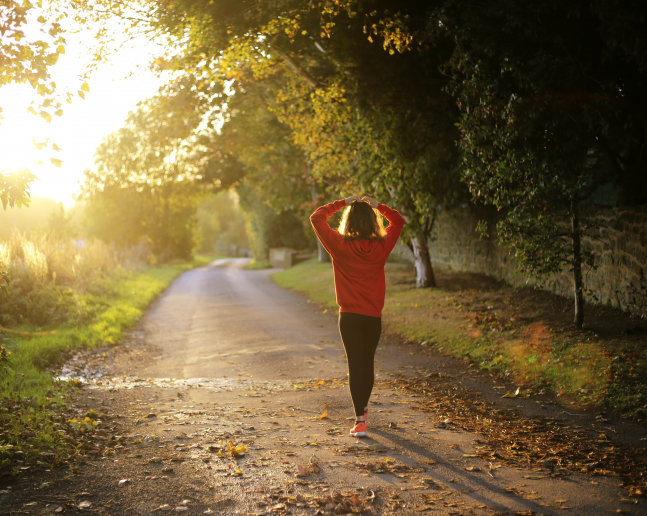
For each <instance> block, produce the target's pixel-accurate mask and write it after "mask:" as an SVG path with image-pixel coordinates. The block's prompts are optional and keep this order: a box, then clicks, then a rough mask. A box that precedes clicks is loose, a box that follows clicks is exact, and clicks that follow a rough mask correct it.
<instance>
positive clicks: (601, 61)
mask: <svg viewBox="0 0 647 516" xmlns="http://www.w3.org/2000/svg"><path fill="white" fill-rule="evenodd" d="M644 11H645V8H644V7H642V6H638V4H623V5H622V6H620V5H618V4H617V3H610V2H606V1H599V2H593V3H589V2H584V1H575V2H570V3H563V2H557V1H556V0H555V1H548V2H539V3H537V2H535V3H526V4H523V5H520V4H519V3H518V2H513V1H512V0H496V1H494V2H483V1H477V2H473V3H471V4H469V5H466V4H464V3H463V2H457V1H454V0H449V1H447V2H444V4H443V5H442V8H439V9H438V10H437V11H436V13H435V16H434V17H432V21H431V23H430V27H431V28H432V29H431V30H430V31H431V32H432V33H438V32H440V33H442V34H443V36H445V37H446V36H447V34H449V35H451V36H452V37H453V38H454V40H455V41H456V47H455V51H454V55H453V57H452V60H451V63H450V66H449V67H448V69H447V71H448V73H451V74H452V75H453V80H452V83H451V84H450V85H449V86H448V90H449V91H450V92H451V93H452V94H453V95H455V97H456V99H457V102H458V107H459V109H460V110H461V120H460V123H459V129H460V131H461V138H460V141H459V147H460V149H461V151H462V154H463V167H464V171H465V179H466V181H467V184H468V186H469V188H470V191H471V193H472V195H473V196H474V198H475V199H476V200H478V201H484V202H486V203H490V204H493V205H494V206H495V207H497V209H498V210H499V211H500V212H501V214H502V218H501V220H500V222H499V223H498V226H497V231H498V236H499V239H500V240H501V241H502V242H503V243H504V244H507V245H509V246H511V247H512V248H513V249H514V251H515V256H516V257H517V259H518V262H519V268H520V270H521V271H522V272H524V273H527V274H532V275H535V276H542V275H546V274H551V273H555V272H558V271H560V270H562V269H563V268H564V267H565V266H568V267H570V269H571V271H572V273H573V293H574V300H575V318H574V325H575V327H577V328H581V327H582V324H583V318H584V284H583V272H582V269H583V267H584V266H586V265H589V266H594V263H595V262H594V256H593V253H592V251H591V250H590V249H588V248H586V247H585V245H584V242H583V237H584V236H585V235H586V234H587V231H589V230H590V229H593V228H594V224H593V222H592V221H590V220H589V221H587V220H586V219H585V216H584V215H583V213H582V210H581V203H582V202H583V201H584V200H586V199H587V198H588V197H589V196H590V195H591V194H592V193H593V192H594V191H595V190H596V189H597V188H598V187H600V186H601V185H604V184H605V183H609V182H615V183H617V184H618V185H619V186H620V187H621V189H622V190H623V191H624V192H625V195H624V197H625V198H626V199H630V200H631V202H644V201H645V200H647V174H645V168H646V167H645V166H646V165H647V155H646V154H645V152H644V148H645V145H646V144H647V141H646V140H645V134H647V122H646V120H647V119H646V118H645V113H646V112H647V109H646V108H647V101H646V99H645V97H644V91H645V86H647V82H646V79H647V77H646V76H645V71H646V67H645V61H644V55H642V54H640V53H638V52H636V49H637V48H644V46H645V42H646V41H647V40H646V38H645V36H644V32H643V33H642V34H638V33H637V32H634V33H633V34H634V36H635V37H636V39H635V40H632V41H633V43H632V44H635V45H636V46H635V47H634V46H632V47H631V51H629V50H628V49H629V45H628V41H627V39H626V38H623V37H619V33H618V32H619V31H618V23H619V22H620V20H623V19H624V20H626V19H627V17H629V18H631V19H633V18H637V19H644ZM607 16H608V17H607ZM641 17H642V18H641ZM641 23H644V22H641ZM641 149H642V150H641Z"/></svg>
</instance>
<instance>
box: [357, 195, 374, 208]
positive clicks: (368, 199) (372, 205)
mask: <svg viewBox="0 0 647 516" xmlns="http://www.w3.org/2000/svg"><path fill="white" fill-rule="evenodd" d="M361 200H362V201H366V202H367V203H369V204H370V205H371V208H377V205H378V202H377V201H376V200H375V199H373V198H372V197H369V196H368V195H365V196H364V197H362V199H361Z"/></svg>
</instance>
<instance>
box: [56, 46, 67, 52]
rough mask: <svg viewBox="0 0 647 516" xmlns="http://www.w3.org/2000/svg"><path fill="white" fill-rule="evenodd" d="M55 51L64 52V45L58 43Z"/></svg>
mask: <svg viewBox="0 0 647 516" xmlns="http://www.w3.org/2000/svg"><path fill="white" fill-rule="evenodd" d="M56 52H58V53H59V54H65V47H64V46H63V45H59V46H58V47H56Z"/></svg>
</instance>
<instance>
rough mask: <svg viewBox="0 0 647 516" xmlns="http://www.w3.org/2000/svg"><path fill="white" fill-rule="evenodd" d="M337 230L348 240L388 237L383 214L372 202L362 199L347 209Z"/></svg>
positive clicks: (380, 239)
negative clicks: (374, 207)
mask: <svg viewBox="0 0 647 516" xmlns="http://www.w3.org/2000/svg"><path fill="white" fill-rule="evenodd" d="M337 231H339V233H340V234H341V235H343V237H344V240H345V241H347V242H348V241H350V240H377V241H382V240H384V239H385V238H386V231H385V230H384V225H383V224H382V215H381V214H380V213H379V212H378V211H377V210H374V209H373V208H371V205H370V204H368V203H366V202H362V201H355V202H353V203H352V204H351V205H350V206H349V207H348V208H347V209H346V211H345V212H344V216H343V217H342V219H341V223H340V224H339V229H338V230H337Z"/></svg>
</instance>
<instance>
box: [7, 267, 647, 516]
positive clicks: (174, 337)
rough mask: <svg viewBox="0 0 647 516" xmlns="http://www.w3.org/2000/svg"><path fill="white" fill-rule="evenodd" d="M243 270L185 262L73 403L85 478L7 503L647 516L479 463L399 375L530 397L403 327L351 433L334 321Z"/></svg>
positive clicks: (113, 508)
mask: <svg viewBox="0 0 647 516" xmlns="http://www.w3.org/2000/svg"><path fill="white" fill-rule="evenodd" d="M244 263H245V260H238V259H232V260H218V261H216V262H213V263H212V264H210V265H209V266H207V267H203V268H199V269H195V270H192V271H189V272H186V273H184V274H183V275H182V276H180V277H179V278H178V279H177V280H176V281H175V282H174V283H173V284H172V285H171V287H170V288H169V289H168V290H167V291H166V292H165V293H164V294H163V295H162V296H161V297H160V299H159V300H158V301H156V302H155V303H154V304H153V306H152V307H151V308H150V310H149V311H148V313H147V314H146V316H145V317H144V318H143V319H142V321H141V322H140V324H139V325H138V327H137V328H136V329H135V330H133V332H132V333H131V334H130V336H129V338H128V339H126V341H125V342H124V343H123V344H122V345H120V346H117V347H114V348H111V349H110V350H108V351H107V352H106V353H107V355H108V356H107V359H106V362H105V363H104V364H103V365H102V368H101V369H100V371H101V372H102V374H103V377H102V378H100V379H99V380H96V381H93V382H90V386H89V387H86V388H85V389H84V390H83V391H82V394H80V395H79V396H78V398H76V399H75V400H74V404H75V408H76V410H77V411H78V412H79V414H80V415H82V414H83V412H84V411H87V410H88V409H89V408H96V410H97V411H100V412H104V413H106V414H107V415H108V416H107V417H108V419H107V422H106V424H105V427H106V430H105V433H104V435H103V437H99V438H98V439H99V441H97V442H94V444H93V445H92V446H93V447H94V448H93V450H91V451H90V452H88V455H87V460H86V461H85V465H83V466H81V467H80V468H79V469H78V470H77V472H76V473H77V474H75V475H67V476H66V477H61V476H60V475H59V476H57V477H55V478H53V480H51V481H50V482H51V487H50V488H49V489H48V491H47V493H45V492H44V491H38V493H39V494H40V495H41V496H40V498H39V497H37V496H36V495H34V498H33V500H32V499H31V498H28V495H26V494H25V493H27V492H28V491H26V490H27V485H25V488H24V490H23V492H22V494H21V496H20V497H17V498H16V499H15V500H14V501H13V502H12V501H11V500H10V496H9V495H6V494H5V495H0V496H2V497H1V498H0V504H5V509H6V510H7V513H16V512H17V511H18V512H23V513H38V514H60V513H64V514H75V513H79V514H80V513H82V512H84V511H85V512H88V511H95V512H96V513H100V514H106V515H108V514H111V515H119V514H158V513H160V512H170V511H172V512H185V513H187V514H203V513H206V514H232V515H233V514H287V513H290V514H304V515H305V514H309V515H311V514H333V513H335V514H344V513H351V512H352V511H355V512H357V511H362V510H366V511H368V513H370V514H418V513H420V512H427V511H428V512H430V513H432V514H452V515H456V514H483V515H486V514H510V515H512V514H518V515H521V516H530V515H532V514H550V515H564V514H568V515H586V516H593V515H602V514H605V515H607V514H609V512H618V511H619V510H620V511H624V512H628V513H631V514H642V513H644V512H645V510H644V505H643V504H642V502H641V503H638V504H637V505H634V504H633V503H629V502H631V501H629V502H627V501H625V502H623V501H622V499H623V498H624V497H626V491H625V490H623V489H622V488H621V487H620V486H619V480H618V478H617V477H607V476H595V477H592V476H590V475H585V474H580V473H569V474H563V475H560V474H555V473H556V472H555V471H553V470H548V469H545V468H544V469H542V468H541V467H537V464H533V465H528V467H510V466H506V465H502V464H501V463H498V462H497V461H496V459H492V460H490V461H484V460H483V459H482V458H479V457H478V456H477V455H478V453H477V452H478V450H479V449H483V447H484V446H486V445H485V444H484V441H483V440H482V439H483V436H480V435H478V434H472V433H469V432H466V431H463V430H461V429H459V428H454V427H452V426H451V424H449V425H445V424H443V423H442V422H439V419H438V415H437V414H434V413H433V412H424V411H420V410H415V404H416V401H417V399H416V397H415V396H412V395H411V394H410V393H408V392H406V391H403V390H399V389H397V388H395V387H397V382H398V380H397V378H398V377H397V374H396V373H400V374H405V375H409V376H411V377H416V376H418V377H419V376H425V377H430V378H440V379H443V378H445V380H447V381H449V382H450V384H443V385H444V386H445V387H444V388H447V389H449V388H455V389H462V391H460V392H463V391H464V392H471V393H472V394H473V395H474V396H480V399H492V400H496V402H497V403H499V405H500V406H501V408H503V409H505V408H506V407H510V408H514V407H518V408H519V409H520V410H524V411H525V412H526V414H527V415H529V416H531V417H532V415H533V411H535V412H536V411H538V410H539V409H538V408H537V405H533V404H531V403H528V404H527V406H525V407H523V406H521V405H519V403H521V402H520V401H519V400H501V399H500V392H501V391H493V389H492V380H491V379H489V378H486V377H483V376H482V375H479V374H478V373H472V372H468V371H466V367H467V366H466V365H464V363H463V362H461V361H456V360H454V359H449V358H446V357H442V356H440V355H438V354H437V353H434V352H423V351H421V348H420V347H415V346H413V345H411V344H408V343H405V342H401V341H400V340H398V338H396V337H394V336H384V337H383V339H382V342H381V343H380V345H379V346H378V351H377V357H376V360H377V370H378V372H377V381H378V383H377V388H376V390H375V395H374V397H373V398H372V401H371V403H372V404H371V412H370V415H369V422H368V429H369V438H367V439H355V438H351V437H349V436H348V430H349V428H350V426H351V424H352V419H353V410H352V405H351V400H350V395H349V392H348V387H347V385H346V384H345V382H346V372H347V369H346V362H345V358H344V353H343V348H342V345H341V341H340V338H339V333H338V330H337V326H336V314H334V313H331V312H330V311H328V312H326V313H324V310H322V309H321V307H319V306H317V305H316V304H314V303H309V302H308V301H307V300H306V299H305V298H304V297H303V296H302V295H300V294H297V293H294V292H291V291H286V290H282V289H280V288H278V287H277V286H276V285H275V284H274V282H273V281H272V279H271V278H270V276H269V274H268V272H267V271H245V270H244V269H243V268H242V266H243V265H244ZM394 378H395V379H394ZM451 382H453V383H451ZM452 385H453V386H454V387H452ZM457 392H459V391H457ZM506 404H508V405H506ZM578 417H581V418H585V417H586V416H585V415H583V416H578ZM511 439H512V440H513V439H514V437H513V436H512V437H511ZM228 441H231V443H228ZM232 445H233V446H234V450H232V449H231V446H232ZM236 446H243V447H246V449H245V448H238V451H235V450H236V448H235V447H236ZM232 453H234V454H236V453H239V454H241V455H244V456H241V457H237V458H236V457H233V456H232ZM52 474H53V473H52ZM42 481H43V479H41V478H35V479H32V484H30V485H36V484H37V483H39V482H42ZM18 489H19V488H17V487H15V488H14V491H13V493H16V492H17V490H18ZM2 492H3V491H0V493H2ZM5 492H6V491H5ZM29 492H31V491H29ZM34 492H37V491H36V489H34ZM47 496H49V498H47ZM16 500H19V501H20V507H19V508H17V506H16V504H18V501H16ZM32 501H35V502H37V503H34V504H32V505H27V504H29V503H31V502H32ZM14 502H15V503H14ZM83 502H86V505H85V506H83V505H82V504H83ZM87 504H89V505H87Z"/></svg>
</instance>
